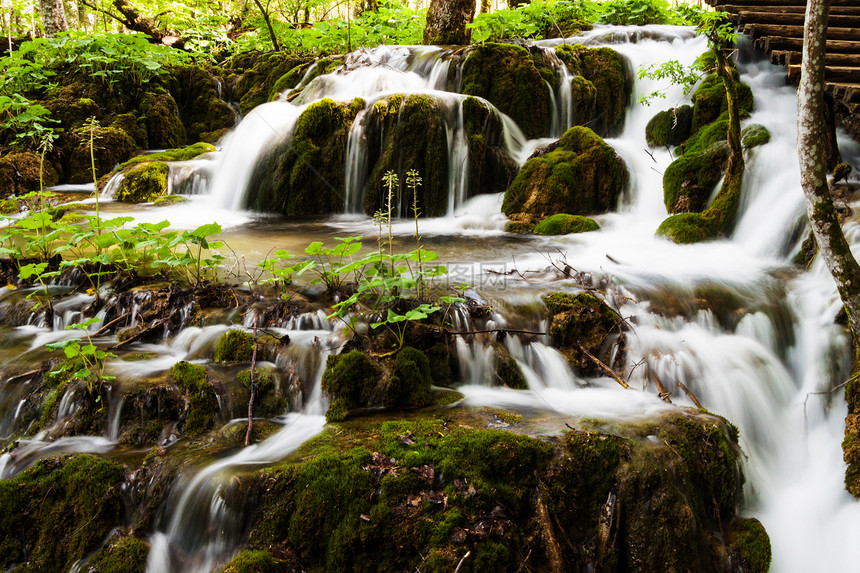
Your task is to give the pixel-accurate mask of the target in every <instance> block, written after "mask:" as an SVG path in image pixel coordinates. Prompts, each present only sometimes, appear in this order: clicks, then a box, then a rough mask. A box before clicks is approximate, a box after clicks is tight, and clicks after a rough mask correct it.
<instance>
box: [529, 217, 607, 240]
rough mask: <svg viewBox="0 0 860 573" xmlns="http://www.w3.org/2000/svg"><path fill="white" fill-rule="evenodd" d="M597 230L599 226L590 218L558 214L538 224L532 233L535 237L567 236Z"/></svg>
mask: <svg viewBox="0 0 860 573" xmlns="http://www.w3.org/2000/svg"><path fill="white" fill-rule="evenodd" d="M599 229H600V225H598V224H597V221H595V220H594V219H592V218H590V217H583V216H582V215H568V214H567V213H558V214H557V215H551V216H549V217H547V218H546V219H544V220H543V221H541V222H540V223H538V224H537V225H536V226H535V228H534V233H535V235H567V234H569V233H588V232H590V231H597V230H599Z"/></svg>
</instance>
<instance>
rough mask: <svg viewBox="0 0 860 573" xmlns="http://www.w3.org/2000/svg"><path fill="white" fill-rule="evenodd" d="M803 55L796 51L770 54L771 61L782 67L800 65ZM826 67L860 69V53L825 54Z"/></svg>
mask: <svg viewBox="0 0 860 573" xmlns="http://www.w3.org/2000/svg"><path fill="white" fill-rule="evenodd" d="M802 56H803V54H802V52H800V51H794V50H773V51H771V53H770V61H771V63H773V64H778V65H781V66H791V65H798V64H800V62H801V58H802ZM824 65H826V66H849V67H856V68H860V53H854V54H825V55H824Z"/></svg>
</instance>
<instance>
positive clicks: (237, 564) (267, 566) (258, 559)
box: [221, 550, 287, 573]
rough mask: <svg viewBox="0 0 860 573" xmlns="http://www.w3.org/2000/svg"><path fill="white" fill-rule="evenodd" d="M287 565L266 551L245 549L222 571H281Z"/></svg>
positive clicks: (258, 572) (256, 572)
mask: <svg viewBox="0 0 860 573" xmlns="http://www.w3.org/2000/svg"><path fill="white" fill-rule="evenodd" d="M286 570H287V568H286V565H285V564H284V563H282V562H281V561H275V559H274V558H273V557H272V556H271V555H269V554H268V553H266V552H265V551H251V550H245V551H243V552H242V553H240V554H239V555H237V556H236V557H234V558H233V559H231V560H230V562H229V563H228V564H227V565H225V566H224V569H222V570H221V573H280V572H285V571H286Z"/></svg>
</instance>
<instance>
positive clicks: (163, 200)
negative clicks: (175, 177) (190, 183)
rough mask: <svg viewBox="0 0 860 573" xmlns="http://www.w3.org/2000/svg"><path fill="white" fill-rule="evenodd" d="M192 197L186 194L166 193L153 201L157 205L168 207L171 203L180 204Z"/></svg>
mask: <svg viewBox="0 0 860 573" xmlns="http://www.w3.org/2000/svg"><path fill="white" fill-rule="evenodd" d="M188 201H190V199H189V198H188V197H186V196H185V195H164V196H162V197H159V198H158V199H156V200H155V201H153V203H152V204H153V205H154V206H156V207H167V206H170V205H179V204H180V203H188Z"/></svg>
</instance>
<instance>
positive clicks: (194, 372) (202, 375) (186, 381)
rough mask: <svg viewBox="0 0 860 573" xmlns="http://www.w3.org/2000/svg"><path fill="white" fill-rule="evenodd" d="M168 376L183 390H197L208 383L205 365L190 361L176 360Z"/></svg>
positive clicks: (203, 387)
mask: <svg viewBox="0 0 860 573" xmlns="http://www.w3.org/2000/svg"><path fill="white" fill-rule="evenodd" d="M170 376H171V377H173V381H174V382H176V385H177V386H179V387H180V388H182V389H183V390H190V391H191V392H199V391H201V390H204V389H205V388H206V387H207V386H208V385H209V375H208V374H207V373H206V367H205V366H202V365H200V364H192V363H191V362H185V361H182V362H177V363H176V364H174V365H173V366H172V367H171V368H170Z"/></svg>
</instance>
